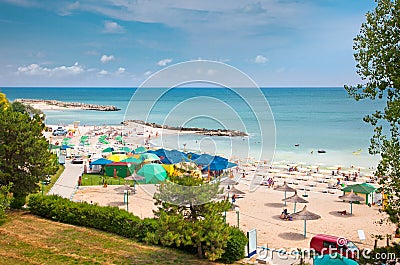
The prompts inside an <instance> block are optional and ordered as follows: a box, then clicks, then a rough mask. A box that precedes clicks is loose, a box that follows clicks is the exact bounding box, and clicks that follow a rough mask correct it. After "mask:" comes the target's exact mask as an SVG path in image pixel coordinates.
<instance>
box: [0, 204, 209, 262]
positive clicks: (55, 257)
mask: <svg viewBox="0 0 400 265" xmlns="http://www.w3.org/2000/svg"><path fill="white" fill-rule="evenodd" d="M8 217H9V218H8V221H7V222H6V223H5V224H3V225H2V226H0V245H1V248H0V256H1V258H0V264H13V265H18V264H22V265H25V264H51V265H58V264H60V265H61V264H182V265H183V264H189V265H190V264H200V265H206V264H210V265H211V264H217V263H212V262H209V261H206V260H199V259H197V258H196V257H195V256H192V255H189V254H186V253H183V252H181V251H178V250H173V249H169V248H163V247H154V246H147V245H144V244H139V243H136V242H134V241H132V240H129V239H126V238H123V237H120V236H116V235H112V234H108V233H105V232H101V231H98V230H95V229H88V228H84V227H78V226H73V225H68V224H62V223H58V222H53V221H50V220H46V219H43V218H40V217H37V216H34V215H31V214H29V213H28V212H25V211H16V212H11V213H9V215H8Z"/></svg>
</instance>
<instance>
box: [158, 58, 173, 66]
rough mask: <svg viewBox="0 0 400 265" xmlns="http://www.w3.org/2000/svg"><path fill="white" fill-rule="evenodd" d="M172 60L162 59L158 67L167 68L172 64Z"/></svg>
mask: <svg viewBox="0 0 400 265" xmlns="http://www.w3.org/2000/svg"><path fill="white" fill-rule="evenodd" d="M171 62H172V59H162V60H160V61H158V62H157V65H159V66H166V65H167V64H169V63H171Z"/></svg>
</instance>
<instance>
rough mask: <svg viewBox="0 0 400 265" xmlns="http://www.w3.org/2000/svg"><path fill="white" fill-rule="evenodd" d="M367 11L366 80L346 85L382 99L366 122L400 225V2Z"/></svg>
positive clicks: (359, 47)
mask: <svg viewBox="0 0 400 265" xmlns="http://www.w3.org/2000/svg"><path fill="white" fill-rule="evenodd" d="M376 2H377V7H376V8H375V10H373V11H372V12H368V13H367V15H366V22H365V23H363V24H362V26H361V30H360V33H359V35H358V36H356V37H355V39H354V50H355V55H354V56H355V60H356V62H357V66H356V67H357V73H358V74H359V75H360V77H361V78H362V80H363V81H364V82H365V83H364V84H359V85H357V86H345V89H346V90H347V91H348V93H349V94H350V95H351V96H353V97H354V98H355V99H356V100H361V99H365V98H369V99H376V98H379V99H382V100H384V101H385V103H386V105H385V107H384V108H383V110H377V111H376V112H375V113H373V114H370V115H367V116H366V117H365V118H364V121H365V122H368V123H370V124H371V125H372V126H374V136H373V137H372V139H371V145H370V148H369V152H370V153H371V154H375V155H380V156H381V161H380V163H379V165H378V168H377V172H376V174H377V175H378V176H380V177H381V178H380V184H381V190H382V191H383V192H384V193H385V194H386V195H387V202H386V205H387V207H386V209H385V211H386V212H387V213H388V215H389V220H390V221H391V222H393V223H395V224H396V225H397V226H399V220H400V141H399V138H400V135H399V129H400V128H399V127H400V46H399V43H400V26H399V25H400V2H399V1H398V0H378V1H376Z"/></svg>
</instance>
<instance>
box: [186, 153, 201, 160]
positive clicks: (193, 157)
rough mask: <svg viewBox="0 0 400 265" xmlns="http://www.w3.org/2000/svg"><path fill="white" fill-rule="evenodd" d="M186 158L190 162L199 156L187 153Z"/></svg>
mask: <svg viewBox="0 0 400 265" xmlns="http://www.w3.org/2000/svg"><path fill="white" fill-rule="evenodd" d="M186 157H187V158H189V159H191V160H195V159H197V158H199V157H200V155H199V154H196V153H193V152H189V153H187V154H186Z"/></svg>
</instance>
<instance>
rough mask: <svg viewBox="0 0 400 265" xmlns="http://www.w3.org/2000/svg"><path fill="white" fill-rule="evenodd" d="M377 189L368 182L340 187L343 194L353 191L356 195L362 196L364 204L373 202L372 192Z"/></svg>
mask: <svg viewBox="0 0 400 265" xmlns="http://www.w3.org/2000/svg"><path fill="white" fill-rule="evenodd" d="M376 190H377V188H376V187H374V186H372V185H371V184H368V183H361V184H354V185H348V186H346V187H344V188H343V189H342V191H343V195H346V194H348V193H350V192H351V191H353V192H354V193H355V194H356V195H358V196H360V197H362V198H363V199H364V200H363V201H365V204H369V203H371V202H373V194H374V192H375V191H376Z"/></svg>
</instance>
